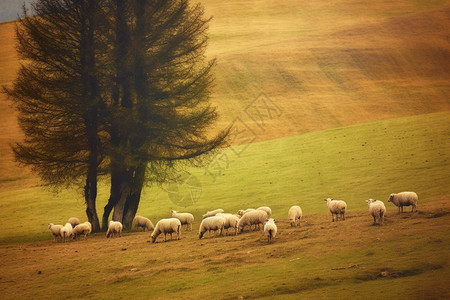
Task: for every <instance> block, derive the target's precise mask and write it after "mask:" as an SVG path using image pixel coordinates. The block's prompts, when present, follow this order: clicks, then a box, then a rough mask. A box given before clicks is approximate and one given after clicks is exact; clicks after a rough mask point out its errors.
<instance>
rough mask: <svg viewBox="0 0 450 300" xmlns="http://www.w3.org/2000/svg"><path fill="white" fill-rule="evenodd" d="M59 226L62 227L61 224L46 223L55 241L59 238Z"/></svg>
mask: <svg viewBox="0 0 450 300" xmlns="http://www.w3.org/2000/svg"><path fill="white" fill-rule="evenodd" d="M61 228H63V226H62V225H54V224H53V223H48V229H50V232H51V233H52V235H53V240H54V241H55V242H57V241H58V239H61V238H62V237H61Z"/></svg>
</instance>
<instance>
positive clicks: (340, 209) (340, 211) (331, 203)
mask: <svg viewBox="0 0 450 300" xmlns="http://www.w3.org/2000/svg"><path fill="white" fill-rule="evenodd" d="M324 200H325V201H327V206H328V209H329V210H330V212H331V219H332V221H333V222H334V215H336V221H339V215H340V216H341V219H342V220H345V211H346V210H347V203H345V201H342V200H333V199H331V198H327V199H324Z"/></svg>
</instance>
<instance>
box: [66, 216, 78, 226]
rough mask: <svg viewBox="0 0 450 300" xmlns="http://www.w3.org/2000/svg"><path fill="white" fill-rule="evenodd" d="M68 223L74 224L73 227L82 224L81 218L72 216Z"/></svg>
mask: <svg viewBox="0 0 450 300" xmlns="http://www.w3.org/2000/svg"><path fill="white" fill-rule="evenodd" d="M67 223H70V225H72V228H75V226H77V225H78V224H80V220H79V219H78V218H75V217H72V218H69V220H68V221H67Z"/></svg>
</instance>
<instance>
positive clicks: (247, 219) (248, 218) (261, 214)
mask: <svg viewBox="0 0 450 300" xmlns="http://www.w3.org/2000/svg"><path fill="white" fill-rule="evenodd" d="M267 219H268V217H267V213H266V212H265V211H263V210H259V209H257V210H254V211H250V212H248V213H246V214H244V215H243V216H242V218H240V219H239V222H238V231H239V232H243V231H244V227H245V226H246V225H248V226H249V227H251V226H252V225H255V228H256V225H258V226H259V225H260V224H264V223H265V221H266V220H267Z"/></svg>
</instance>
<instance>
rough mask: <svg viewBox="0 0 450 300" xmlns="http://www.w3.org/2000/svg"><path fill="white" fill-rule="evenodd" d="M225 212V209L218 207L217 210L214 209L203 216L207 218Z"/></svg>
mask: <svg viewBox="0 0 450 300" xmlns="http://www.w3.org/2000/svg"><path fill="white" fill-rule="evenodd" d="M223 212H224V210H223V209H221V208H218V209H215V210H212V211H208V212H207V213H206V214H204V215H203V216H202V217H203V219H205V218H208V217H213V216H215V215H216V214H218V213H223Z"/></svg>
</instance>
